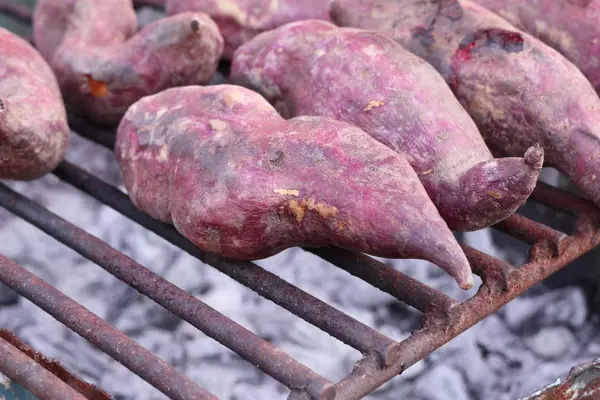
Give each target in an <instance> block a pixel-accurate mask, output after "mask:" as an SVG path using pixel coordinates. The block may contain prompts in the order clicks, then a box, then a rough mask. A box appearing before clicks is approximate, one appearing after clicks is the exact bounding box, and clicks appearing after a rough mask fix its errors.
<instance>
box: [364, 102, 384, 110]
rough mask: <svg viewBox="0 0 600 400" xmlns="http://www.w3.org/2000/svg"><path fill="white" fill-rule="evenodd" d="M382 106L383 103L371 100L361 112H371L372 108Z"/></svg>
mask: <svg viewBox="0 0 600 400" xmlns="http://www.w3.org/2000/svg"><path fill="white" fill-rule="evenodd" d="M384 105H385V102H383V101H381V100H371V101H369V103H368V104H367V106H366V107H365V108H364V109H363V111H371V110H372V109H374V108H377V107H381V106H384Z"/></svg>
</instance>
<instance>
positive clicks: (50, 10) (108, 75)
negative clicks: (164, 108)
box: [34, 0, 223, 125]
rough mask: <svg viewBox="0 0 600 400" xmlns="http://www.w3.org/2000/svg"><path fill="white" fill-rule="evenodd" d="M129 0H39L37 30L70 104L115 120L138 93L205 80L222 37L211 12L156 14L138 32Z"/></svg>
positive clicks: (219, 51)
mask: <svg viewBox="0 0 600 400" xmlns="http://www.w3.org/2000/svg"><path fill="white" fill-rule="evenodd" d="M135 29H136V19H135V13H134V11H133V5H132V4H131V0H110V1H95V0H78V1H76V2H75V1H67V0H41V1H39V2H38V4H37V6H36V10H35V14H34V38H35V42H36V44H37V46H38V47H39V48H40V51H41V53H42V54H43V55H45V57H46V59H47V60H48V62H49V63H50V66H51V67H52V69H53V70H54V72H55V74H56V76H57V79H58V82H59V85H60V87H61V90H62V92H63V95H64V97H65V101H67V105H68V107H69V108H72V109H73V110H74V111H76V112H78V113H81V114H84V115H86V116H87V117H89V118H90V119H92V120H93V121H95V122H97V123H99V124H103V125H117V124H118V122H119V121H120V119H121V117H122V116H123V114H124V113H125V111H127V108H128V107H129V106H130V105H131V104H133V103H134V102H136V101H137V100H138V99H140V98H142V97H144V96H148V95H151V94H155V93H158V92H160V91H162V90H164V89H167V88H170V87H175V86H185V85H191V84H203V83H207V82H208V81H209V80H210V78H211V77H212V75H213V74H214V72H215V70H216V68H217V65H218V62H219V59H220V57H221V54H222V52H223V37H222V36H221V34H220V32H219V29H218V27H217V25H216V24H215V22H214V21H213V20H212V19H210V17H208V16H207V15H206V14H203V13H198V12H194V13H192V12H189V13H182V14H179V15H175V16H172V17H169V18H164V19H161V20H158V21H156V22H154V23H152V24H150V25H148V26H146V27H144V28H143V29H142V30H140V31H139V32H138V33H135Z"/></svg>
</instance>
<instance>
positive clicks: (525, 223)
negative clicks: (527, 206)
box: [494, 214, 569, 256]
mask: <svg viewBox="0 0 600 400" xmlns="http://www.w3.org/2000/svg"><path fill="white" fill-rule="evenodd" d="M494 229H497V230H499V231H500V232H504V233H506V234H508V235H511V236H513V237H515V238H517V239H520V240H522V241H523V242H525V243H528V244H531V245H534V244H537V243H541V242H544V243H546V244H547V245H548V246H550V249H551V250H552V252H553V255H554V256H558V255H560V254H562V253H563V252H564V251H565V250H566V248H567V247H568V246H569V236H568V235H566V234H564V233H562V232H559V231H556V230H554V229H552V228H550V227H548V226H545V225H542V224H540V223H538V222H535V221H532V220H530V219H529V218H526V217H524V216H522V215H519V214H513V215H511V216H510V217H509V218H507V219H505V220H504V221H502V222H499V223H497V224H496V225H494Z"/></svg>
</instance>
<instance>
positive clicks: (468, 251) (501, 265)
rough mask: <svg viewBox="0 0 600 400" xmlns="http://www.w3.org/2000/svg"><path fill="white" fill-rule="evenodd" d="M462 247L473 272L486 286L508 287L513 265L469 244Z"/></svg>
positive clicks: (506, 288)
mask: <svg viewBox="0 0 600 400" xmlns="http://www.w3.org/2000/svg"><path fill="white" fill-rule="evenodd" d="M462 248H463V250H464V252H465V255H466V256H467V259H468V260H469V264H470V265H471V269H472V270H473V273H475V274H477V275H479V276H480V277H481V279H482V280H483V282H484V284H485V285H486V286H488V287H492V288H493V289H499V290H502V291H505V290H508V289H509V288H510V286H511V278H512V275H513V274H514V272H515V271H516V268H515V267H513V266H512V265H510V264H509V263H507V262H506V261H503V260H500V259H498V258H495V257H492V256H489V255H487V254H485V253H483V252H481V251H479V250H477V249H474V248H472V247H470V246H467V245H462Z"/></svg>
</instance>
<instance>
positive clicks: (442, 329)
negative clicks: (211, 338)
mask: <svg viewBox="0 0 600 400" xmlns="http://www.w3.org/2000/svg"><path fill="white" fill-rule="evenodd" d="M137 3H146V4H147V3H148V0H145V1H141V2H140V1H138V2H137ZM152 3H154V4H153V5H154V6H157V5H158V6H160V4H161V3H162V2H161V1H160V0H158V1H152ZM0 13H4V14H6V15H10V16H12V17H14V18H15V19H17V20H18V21H20V22H23V23H30V22H31V14H30V11H29V10H24V9H23V7H22V6H19V5H16V4H14V3H13V2H11V1H10V0H0ZM69 124H70V126H71V129H72V130H73V131H76V132H77V133H78V134H79V135H80V136H82V137H85V138H87V139H90V140H92V141H94V142H96V143H98V144H100V145H101V146H104V147H107V148H109V149H111V150H112V147H113V146H114V133H113V132H111V131H109V130H106V129H103V128H100V127H98V126H95V125H94V124H91V123H89V122H88V121H86V120H85V119H83V118H81V117H78V116H75V115H69ZM53 173H54V174H55V175H56V176H57V177H59V178H60V179H61V180H63V181H65V182H66V183H68V184H70V185H72V186H74V187H76V188H78V189H79V190H81V191H83V192H85V193H87V194H88V195H90V196H92V197H94V198H95V199H96V200H98V201H100V202H101V203H103V204H105V205H107V206H109V207H111V208H113V209H115V210H116V211H118V212H119V213H121V214H123V215H124V216H126V217H128V218H130V219H132V220H134V221H135V222H137V223H138V224H140V225H142V226H144V227H146V228H147V229H149V230H151V231H153V232H155V233H157V234H158V235H159V236H161V237H163V238H164V239H166V240H167V241H169V242H171V243H172V244H174V245H175V246H177V247H179V248H180V249H182V250H184V251H186V252H188V253H189V254H191V255H192V256H194V257H196V258H198V259H199V260H200V261H202V262H204V263H206V264H209V265H211V266H213V267H215V268H216V269H218V270H219V271H221V272H223V273H225V274H226V275H228V276H230V277H232V278H233V279H235V280H236V281H238V282H239V283H241V284H242V285H244V286H246V287H248V288H250V289H251V290H254V291H255V292H257V293H258V294H259V295H261V296H263V297H265V298H267V299H269V300H272V301H274V302H275V303H276V304H278V305H280V306H281V307H283V308H285V309H287V310H288V311H290V312H292V313H294V314H295V315H297V316H298V317H300V318H302V319H304V320H306V321H308V322H309V323H311V324H313V325H315V326H317V327H319V328H320V329H321V330H323V331H325V332H327V333H329V334H330V335H332V336H334V337H336V338H338V339H339V340H341V341H343V342H344V343H346V344H348V345H349V346H351V347H353V348H356V349H357V350H359V351H361V352H362V354H363V357H362V358H361V359H360V360H358V361H357V363H356V365H355V368H354V370H353V372H352V373H351V374H350V375H349V376H347V377H346V378H344V379H342V380H341V381H340V382H338V383H336V384H335V386H332V385H331V384H330V382H329V381H328V380H327V379H326V378H323V380H320V379H317V380H316V381H314V380H311V379H310V378H308V379H307V380H305V381H304V382H303V384H302V385H297V384H296V383H290V382H283V383H285V384H287V385H288V387H290V389H291V393H290V396H289V399H307V398H312V399H329V398H333V396H334V395H335V398H336V399H344V400H346V399H358V398H361V397H362V396H363V395H366V394H367V393H370V392H372V391H373V390H375V389H376V388H377V387H379V386H380V385H382V384H383V383H385V382H387V381H388V380H390V379H392V378H393V377H394V376H396V375H398V374H400V373H401V372H402V371H403V370H405V369H406V368H408V367H409V366H410V365H412V364H414V363H415V362H416V361H418V360H420V359H422V358H424V357H426V356H427V355H429V354H431V353H432V352H433V351H435V350H436V349H437V348H439V347H440V346H442V345H443V344H445V343H447V342H448V341H450V340H452V339H453V338H454V337H456V336H457V335H459V334H460V333H462V332H464V331H465V330H467V329H469V328H470V327H471V326H473V325H475V324H476V323H477V322H479V321H481V320H482V319H483V318H485V317H487V316H488V315H490V314H492V313H493V312H495V311H497V310H498V309H499V308H500V307H502V306H503V305H504V304H506V303H508V302H509V301H511V300H512V299H514V298H515V297H517V296H519V295H521V294H522V293H523V292H525V291H526V290H528V289H529V288H531V287H532V286H533V285H535V284H536V283H538V282H540V281H541V280H543V279H545V278H546V277H548V276H550V275H551V274H552V273H554V272H556V271H558V270H559V269H561V268H562V267H564V266H565V265H567V264H568V263H569V262H572V261H573V260H575V259H576V258H578V257H580V256H581V255H583V254H585V253H587V252H588V251H590V250H591V249H593V248H594V247H596V246H597V245H598V244H600V230H599V224H598V222H599V221H600V211H599V210H598V209H596V208H595V207H594V206H593V205H592V204H591V203H590V202H589V201H587V200H584V199H581V198H579V197H577V196H575V195H572V194H570V193H567V192H565V191H562V190H560V189H557V188H553V187H551V186H548V185H545V184H543V183H539V184H538V185H537V187H536V190H535V191H534V193H533V194H532V196H531V198H530V200H531V201H534V202H539V203H541V204H544V205H547V206H549V207H551V208H553V209H555V210H558V211H561V212H565V213H567V214H570V215H572V216H575V217H576V218H577V225H576V232H575V233H574V234H572V235H566V234H564V233H562V232H558V231H556V230H554V229H552V228H549V227H547V226H544V225H542V224H539V223H537V222H534V221H532V220H530V219H527V218H525V217H523V216H521V215H518V214H515V215H513V216H512V217H510V218H509V219H507V220H505V221H503V222H502V223H500V224H498V225H496V226H494V227H493V228H494V229H497V230H499V231H502V232H504V233H507V234H509V235H511V236H513V237H515V238H517V239H519V240H521V241H524V242H525V243H528V244H530V245H532V246H531V252H530V260H529V262H528V263H526V264H524V265H523V266H521V267H519V268H516V267H514V266H512V265H510V264H508V263H506V262H504V261H502V260H497V259H494V258H492V257H490V256H489V255H486V254H484V253H481V252H479V251H478V250H476V249H473V248H471V247H468V246H463V248H464V250H465V253H466V254H467V257H468V259H469V261H470V263H471V266H472V268H473V272H474V273H476V274H477V275H479V276H481V278H482V280H483V284H482V285H481V287H480V288H479V290H478V292H477V294H476V295H475V296H473V297H472V298H471V299H469V300H467V301H465V302H463V303H458V302H456V301H455V300H454V299H451V298H449V297H448V296H446V295H445V294H443V293H441V292H439V291H437V290H435V289H432V288H430V287H428V286H426V285H424V284H423V283H421V282H419V281H417V280H414V279H413V278H410V277H408V276H406V275H404V274H402V273H400V272H398V271H396V270H395V269H393V268H391V267H389V266H387V265H385V264H383V263H381V262H379V261H377V260H375V259H373V258H371V257H368V256H366V255H363V254H354V253H351V252H348V251H345V250H341V249H334V248H325V249H305V250H307V251H310V252H311V253H313V254H315V255H317V256H319V257H321V258H322V259H324V260H326V261H328V262H330V263H332V264H333V265H335V266H336V267H339V268H342V269H344V270H346V271H348V272H349V273H351V274H353V275H355V276H357V277H358V278H360V279H363V280H365V281H367V282H368V283H370V284H371V285H373V286H374V287H377V288H379V289H380V290H382V291H384V292H387V293H389V294H391V295H392V296H394V297H395V298H396V299H398V300H399V301H401V302H403V303H405V304H407V305H410V306H412V307H414V308H415V309H417V310H419V311H421V312H423V327H422V328H421V329H420V330H418V331H415V332H413V334H412V335H411V336H409V337H408V338H407V339H405V340H404V341H402V342H395V341H393V340H391V339H389V338H387V337H386V336H383V335H381V334H379V333H378V332H377V331H376V330H374V329H372V328H369V327H367V326H365V325H363V324H361V323H360V322H358V321H356V320H354V319H353V318H352V317H350V316H348V315H346V314H344V313H342V312H340V311H338V310H336V309H335V308H333V307H331V306H329V305H328V304H326V303H324V302H322V301H320V300H318V299H316V298H314V297H313V296H311V295H310V294H308V293H306V292H304V291H302V290H301V289H299V288H297V287H295V286H293V285H291V284H289V283H288V282H286V281H284V280H282V279H281V278H279V277H277V276H276V275H274V274H271V273H270V272H268V271H266V270H264V269H262V268H261V267H259V266H258V265H256V264H254V263H238V262H232V261H228V260H225V259H223V258H221V257H218V256H216V255H214V254H209V253H206V252H203V251H201V250H200V249H199V248H197V247H196V246H194V245H193V244H192V243H191V242H189V241H188V240H187V239H185V238H183V237H182V236H181V235H180V234H179V233H178V232H176V231H175V229H174V228H173V227H172V226H168V225H165V224H162V223H160V222H158V221H155V220H153V219H152V218H151V217H149V216H147V215H145V214H143V213H141V212H140V211H139V210H137V209H136V208H135V206H134V205H133V204H132V203H131V202H130V201H129V199H128V197H127V196H126V195H125V194H124V193H123V192H121V191H120V190H118V189H117V188H115V187H113V186H111V185H108V184H107V183H105V182H103V181H102V180H101V179H99V178H97V177H96V176H94V175H93V174H90V173H88V172H86V171H85V170H83V169H81V168H79V167H77V166H75V165H72V164H70V163H68V162H63V163H62V164H61V165H60V166H59V167H58V168H57V169H56V170H55V171H54V172H53ZM4 189H6V186H0V194H6V193H7V192H6V191H5V190H4ZM9 190H10V189H9ZM14 194H16V193H14ZM16 195H17V197H16V198H19V199H20V200H19V202H21V203H22V204H24V205H25V209H21V210H18V209H16V208H15V204H17V203H15V204H13V206H12V209H11V205H10V196H9V197H6V196H2V195H0V206H4V207H5V208H7V209H9V210H10V211H13V212H14V211H16V213H17V214H19V213H21V214H24V213H27V212H31V211H32V210H34V211H35V210H37V211H38V212H42V213H48V215H51V216H53V218H58V219H59V220H62V219H60V217H58V216H56V215H54V214H52V213H51V212H50V211H48V210H45V209H44V208H43V207H42V206H40V205H37V204H36V203H34V202H32V201H31V200H27V201H28V202H29V203H27V201H23V199H22V198H21V197H22V196H21V195H18V194H16ZM19 196H21V197H19ZM13 201H14V198H13ZM19 207H21V205H18V207H17V208H19ZM21 217H23V215H21ZM25 219H27V218H25ZM29 221H30V222H33V223H34V224H35V225H38V224H39V222H40V221H39V220H37V219H36V218H32V219H30V220H29ZM62 221H64V220H62ZM47 222H48V221H47ZM64 222H65V223H66V224H68V222H66V221H64ZM38 227H40V226H39V225H38ZM64 227H65V226H63V228H64ZM66 227H68V228H70V229H75V230H79V231H80V232H79V233H82V234H83V236H84V237H85V236H86V235H88V236H91V235H89V234H87V233H86V232H84V231H82V230H80V229H79V228H77V227H75V226H72V225H70V227H69V226H68V225H66ZM42 229H44V228H43V227H42ZM44 230H46V229H44ZM49 230H50V231H51V232H48V230H46V232H47V233H49V234H51V236H53V237H55V238H57V239H58V240H61V238H60V237H58V236H60V235H59V234H58V232H54V231H52V230H51V229H49ZM92 238H93V237H92ZM63 239H64V238H63ZM88 239H89V238H88ZM94 239H95V240H98V241H100V240H99V239H97V238H94ZM61 241H63V243H64V242H65V240H61ZM67 242H68V243H65V244H67V245H68V246H69V247H71V248H74V247H77V246H82V245H84V244H85V243H84V242H82V243H83V244H82V243H79V242H77V241H75V242H72V241H67ZM100 242H101V241H100ZM98 245H100V246H101V247H102V246H108V245H107V244H105V243H103V242H102V243H100V244H98ZM74 249H75V250H76V251H79V250H77V248H74ZM80 250H82V248H80ZM112 250H113V251H115V252H116V253H115V255H116V257H117V258H119V257H121V256H122V257H126V256H124V255H123V254H121V253H119V252H117V251H116V250H114V249H112ZM80 253H82V252H80ZM119 254H120V256H119ZM88 255H89V254H88ZM84 256H85V254H84ZM88 258H90V257H88ZM90 259H91V258H90ZM92 261H94V262H96V261H97V259H93V260H92ZM131 261H133V260H131ZM134 263H135V262H134ZM0 264H2V265H4V266H7V265H8V266H9V267H10V268H12V272H13V273H15V276H17V275H20V276H21V277H24V278H27V279H30V280H32V281H35V282H37V283H38V284H40V285H42V286H43V283H41V282H40V280H39V279H38V280H37V281H36V280H35V279H37V278H35V277H34V276H32V275H31V274H30V273H29V272H27V271H26V270H25V269H23V268H22V267H20V266H18V265H16V264H14V263H12V262H10V261H8V262H7V261H6V259H5V258H4V257H2V256H1V255H0ZM136 264H137V263H136ZM137 265H139V264H137ZM101 266H102V265H101ZM102 267H103V268H104V267H105V266H102ZM139 267H141V268H144V267H142V266H139ZM4 272H6V271H4ZM4 278H5V279H3V280H5V281H6V282H8V283H9V286H11V287H13V288H16V289H17V290H19V289H20V290H21V292H22V293H25V294H29V295H31V294H32V293H26V291H25V290H23V288H22V285H20V282H19V281H15V280H13V281H12V285H11V284H10V283H11V279H6V276H4ZM119 278H120V277H119ZM130 284H131V283H130ZM46 285H47V284H46ZM47 286H49V285H47ZM132 286H134V285H132ZM134 287H135V286H134ZM45 289H47V290H48V291H49V292H52V293H54V294H55V295H57V296H59V297H60V295H62V293H60V292H58V291H57V290H56V289H55V288H52V287H51V286H50V287H45ZM56 292H58V293H56ZM151 294H153V293H151ZM62 296H64V295H62ZM298 296H300V297H298ZM298 299H302V301H298ZM43 305H44V307H43V308H44V309H46V311H48V310H51V309H52V304H51V303H50V304H43ZM79 307H82V306H79ZM169 309H171V308H169ZM171 311H173V310H171ZM53 315H54V314H53ZM55 317H56V316H55ZM184 319H185V318H184ZM59 320H60V319H59ZM102 322H103V321H101V322H100V323H102ZM223 323H226V324H229V323H231V324H234V326H235V325H237V324H235V322H233V321H231V320H229V319H228V318H226V317H224V319H223V320H221V322H219V323H217V324H216V325H217V326H219V327H220V326H222V325H223ZM238 326H239V325H238ZM240 328H242V327H240ZM113 329H114V328H113ZM242 329H244V328H242ZM78 333H79V332H78ZM129 340H131V339H129ZM259 340H260V339H259ZM92 343H94V342H92ZM94 344H96V345H100V348H102V349H103V350H108V351H105V352H107V353H109V352H110V351H111V349H107V348H106V346H104V347H105V348H103V347H102V343H100V342H98V341H97V340H96V343H94ZM234 347H235V346H234ZM113 350H114V349H113ZM234 351H235V350H234ZM112 353H114V351H112ZM109 354H110V355H113V354H111V353H109ZM238 354H239V353H238ZM265 362H266V363H267V364H269V363H271V362H273V360H272V359H270V358H265ZM275 364H276V363H274V364H272V365H267V368H265V369H267V371H268V370H271V369H272V366H273V365H275ZM138 367H139V366H138ZM138 367H136V366H133V368H132V371H133V372H135V373H138V372H139V368H138ZM305 368H306V367H305ZM130 369H131V368H130ZM306 369H307V370H308V371H310V372H313V371H311V370H310V369H308V368H306ZM267 371H265V372H267ZM305 372H306V371H305ZM310 372H309V373H308V375H307V376H312V375H310ZM267 373H268V372H267ZM313 373H314V372H313ZM271 376H272V375H271ZM317 376H318V375H317ZM321 378H322V377H321ZM280 381H281V379H280ZM155 383H156V382H155ZM162 383H164V382H162ZM157 384H158V385H159V386H161V382H157ZM153 386H155V387H156V385H154V384H153ZM184 386H185V385H184ZM163 389H164V388H163ZM200 390H203V389H200ZM174 398H185V399H188V398H193V396H192V395H191V394H190V397H174ZM213 398H214V397H213Z"/></svg>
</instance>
